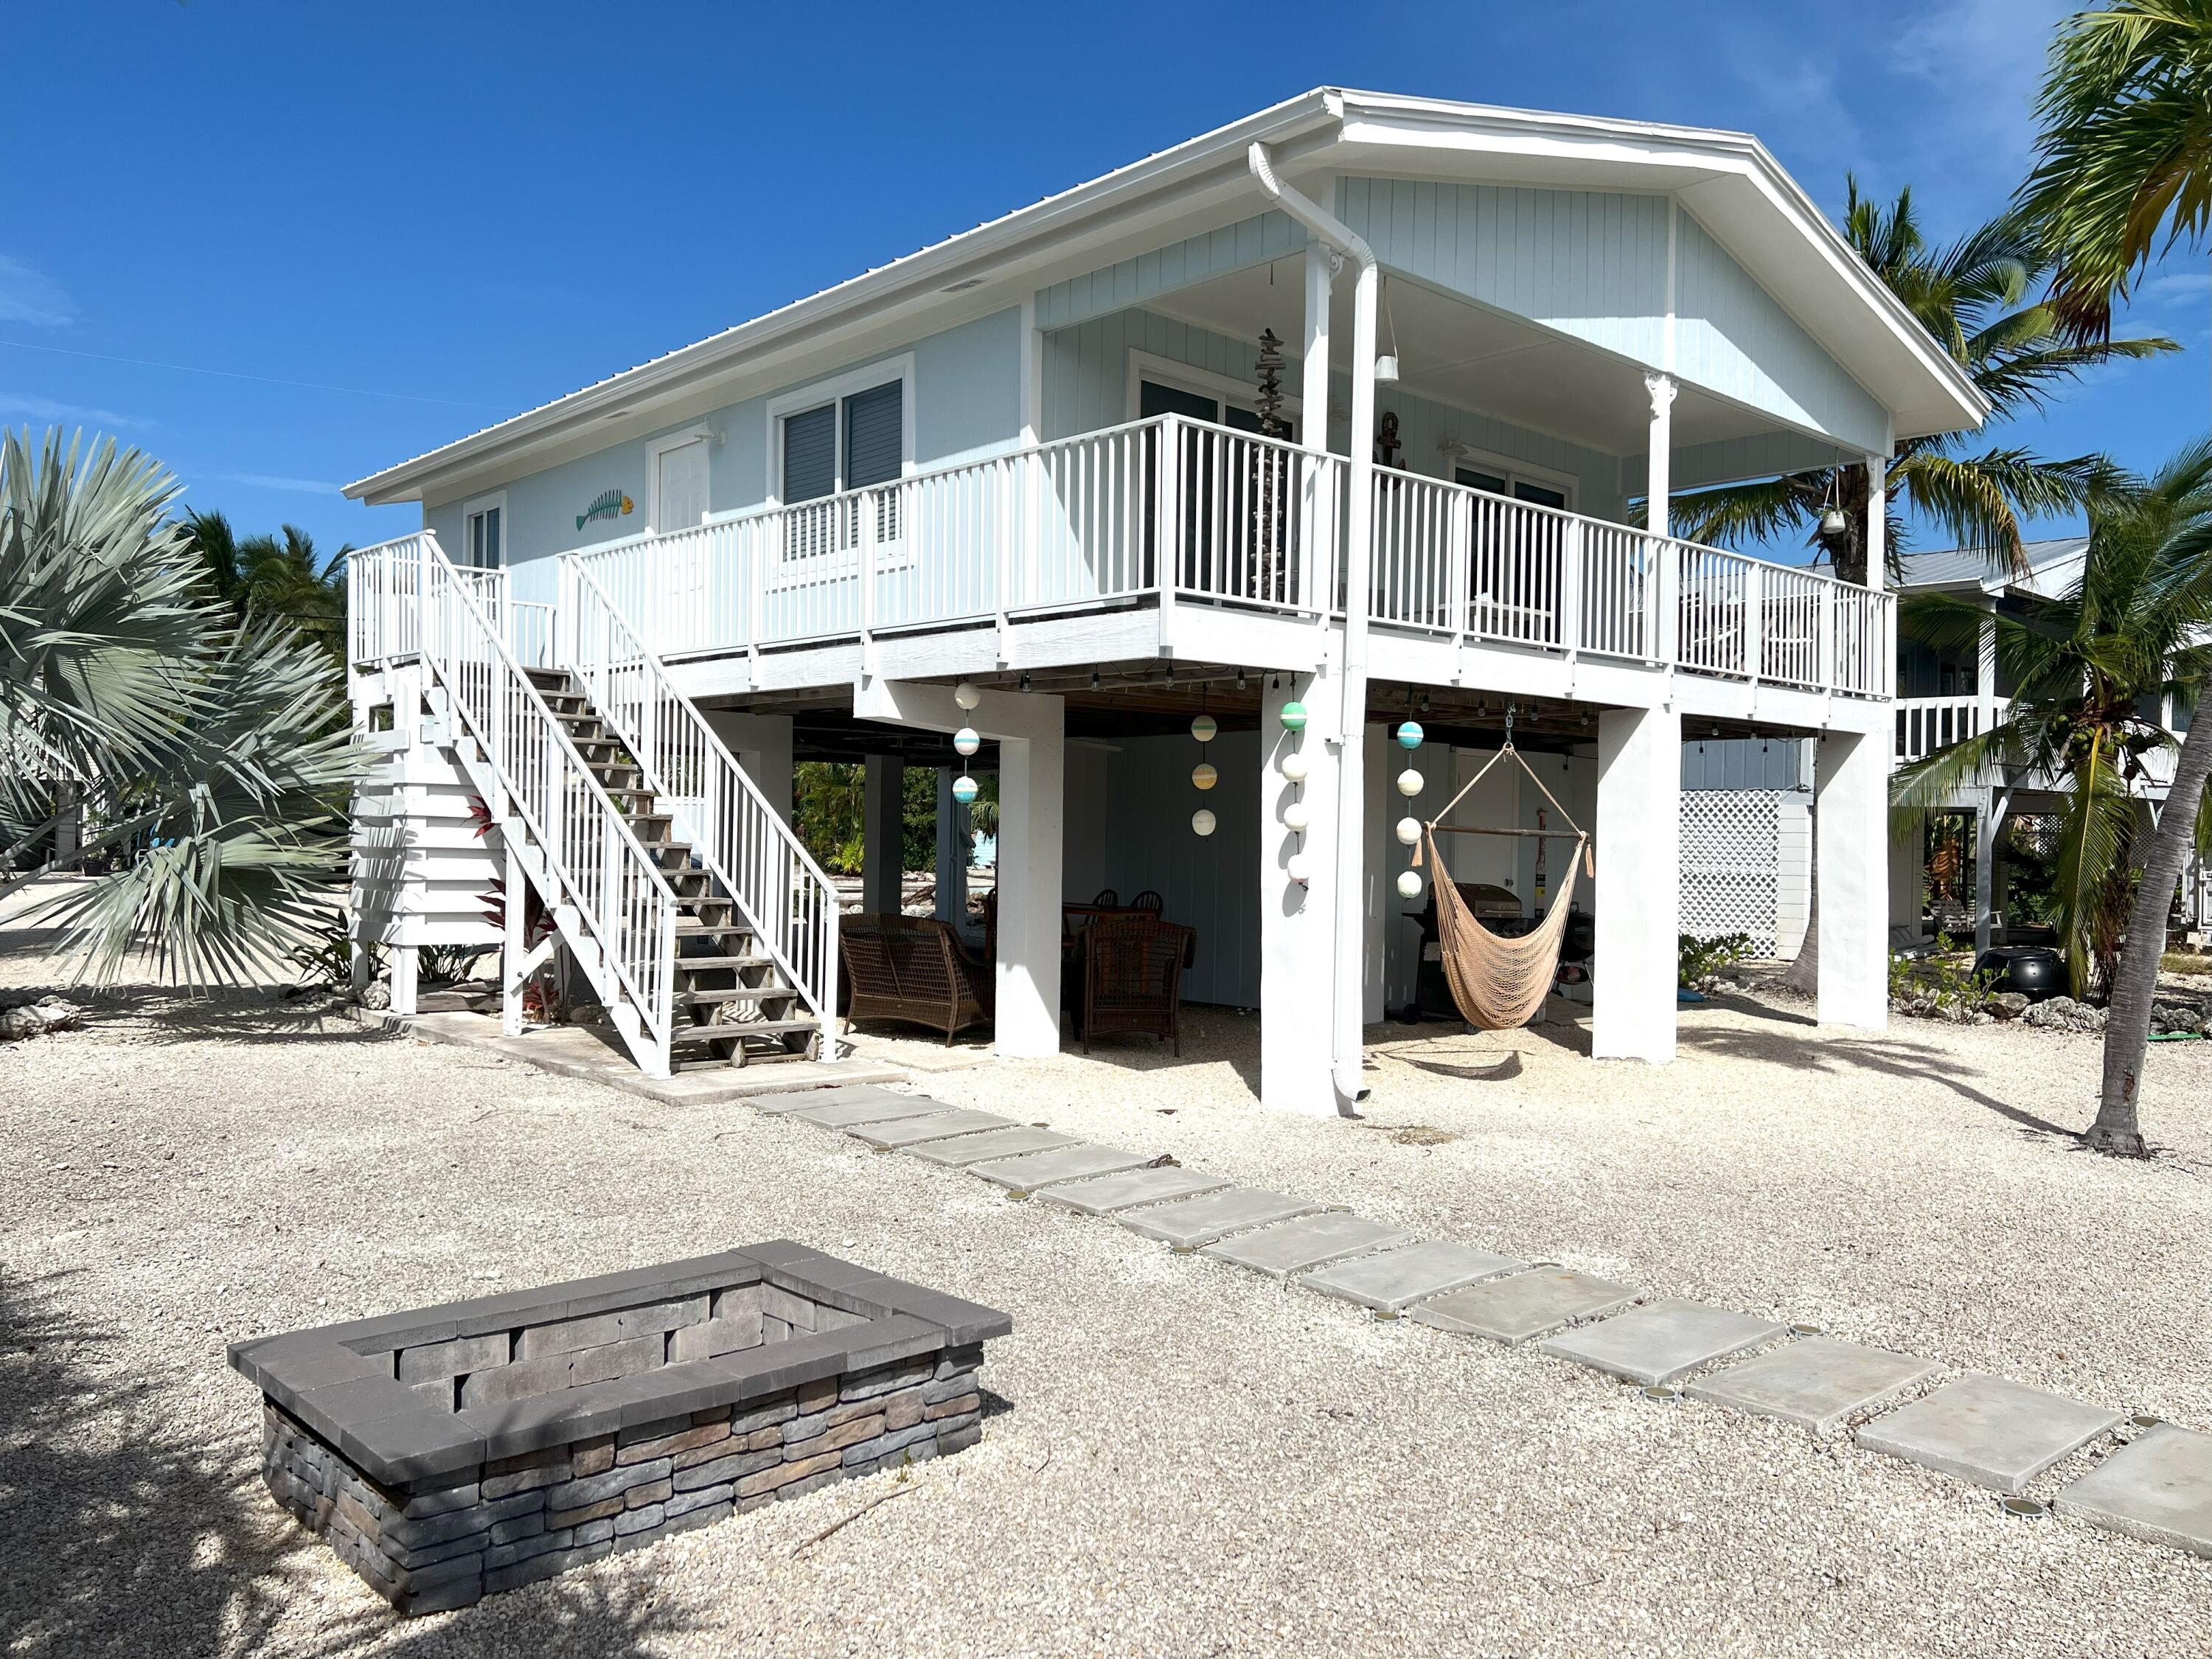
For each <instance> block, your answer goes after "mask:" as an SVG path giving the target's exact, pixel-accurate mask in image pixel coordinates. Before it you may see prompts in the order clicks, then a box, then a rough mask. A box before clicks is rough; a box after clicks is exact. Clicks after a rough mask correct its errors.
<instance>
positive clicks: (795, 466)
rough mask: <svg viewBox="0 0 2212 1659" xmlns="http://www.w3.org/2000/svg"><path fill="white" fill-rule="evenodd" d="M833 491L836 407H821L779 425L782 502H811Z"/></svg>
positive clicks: (834, 487) (835, 479)
mask: <svg viewBox="0 0 2212 1659" xmlns="http://www.w3.org/2000/svg"><path fill="white" fill-rule="evenodd" d="M836 489H837V405H836V404H823V406H822V407H821V408H819V409H810V410H807V411H806V412H805V414H803V415H793V416H789V417H788V418H787V419H786V420H785V422H784V423H783V499H784V500H785V501H812V500H814V499H815V498H816V497H817V496H820V495H833V494H835V493H836Z"/></svg>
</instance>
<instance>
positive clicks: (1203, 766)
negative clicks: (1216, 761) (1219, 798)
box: [1190, 761, 1221, 789]
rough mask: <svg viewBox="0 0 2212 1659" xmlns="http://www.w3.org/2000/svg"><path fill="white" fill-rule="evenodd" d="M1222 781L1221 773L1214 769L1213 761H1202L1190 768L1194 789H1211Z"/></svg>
mask: <svg viewBox="0 0 2212 1659" xmlns="http://www.w3.org/2000/svg"><path fill="white" fill-rule="evenodd" d="M1220 781H1221V774H1220V773H1218V772H1217V771H1215V770H1214V769H1213V763H1212V762H1211V761H1200V762H1199V763H1198V764H1197V765H1195V766H1194V767H1192V768H1191V769H1190V782H1191V787H1193V788H1194V789H1211V788H1212V787H1213V786H1214V785H1215V784H1217V783H1218V782H1220Z"/></svg>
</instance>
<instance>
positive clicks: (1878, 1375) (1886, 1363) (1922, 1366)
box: [1687, 1336, 1936, 1436]
mask: <svg viewBox="0 0 2212 1659" xmlns="http://www.w3.org/2000/svg"><path fill="white" fill-rule="evenodd" d="M1935 1374H1936V1362H1935V1361H1934V1360H1932V1359H1917V1358H1913V1357H1912V1356H1911V1355H1909V1354H1901V1353H1892V1352H1889V1350H1888V1349H1887V1348H1868V1347H1862V1346H1860V1345H1859V1344H1857V1343H1856V1342H1839V1341H1838V1340H1836V1339H1835V1338H1833V1337H1828V1336H1813V1337H1808V1338H1806V1339H1805V1340H1803V1341H1802V1342H1790V1343H1787V1344H1784V1346H1781V1347H1778V1348H1773V1349H1770V1350H1769V1351H1768V1352H1765V1353H1762V1354H1758V1355H1755V1356H1753V1358H1749V1359H1747V1360H1745V1361H1744V1362H1743V1363H1742V1364H1738V1365H1730V1366H1729V1367H1728V1369H1726V1370H1719V1371H1715V1372H1714V1373H1713V1374H1712V1375H1711V1376H1707V1377H1702V1378H1700V1379H1699V1381H1697V1382H1695V1383H1692V1384H1691V1385H1690V1387H1689V1389H1688V1390H1687V1392H1688V1393H1689V1394H1690V1395H1692V1396H1693V1397H1695V1398H1697V1399H1699V1400H1710V1401H1712V1402H1713V1403H1714V1404H1715V1405H1719V1406H1729V1407H1734V1408H1735V1410H1737V1411H1743V1412H1750V1413H1753V1415H1754V1416H1759V1417H1778V1418H1780V1419H1782V1420H1783V1421H1784V1422H1785V1423H1795V1424H1796V1425H1798V1427H1800V1428H1802V1429H1808V1430H1810V1431H1812V1432H1813V1433H1814V1434H1816V1435H1823V1436H1825V1435H1831V1434H1833V1433H1835V1432H1836V1431H1837V1430H1838V1429H1840V1428H1842V1427H1843V1425H1844V1423H1845V1422H1846V1421H1848V1420H1849V1419H1850V1418H1851V1417H1853V1416H1854V1415H1856V1414H1857V1413H1860V1412H1863V1411H1865V1410H1867V1409H1868V1408H1869V1407H1873V1406H1877V1405H1880V1404H1881V1402H1882V1401H1885V1400H1887V1399H1890V1398H1892V1397H1893V1396H1894V1395H1898V1394H1900V1393H1902V1392H1903V1391H1904V1390H1905V1389H1909V1388H1911V1386H1912V1385H1913V1384H1914V1383H1918V1382H1921V1381H1923V1380H1924V1379H1925V1378H1927V1377H1929V1376H1934V1375H1935Z"/></svg>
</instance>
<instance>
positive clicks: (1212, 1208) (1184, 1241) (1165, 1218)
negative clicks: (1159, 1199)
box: [1115, 1187, 1321, 1249]
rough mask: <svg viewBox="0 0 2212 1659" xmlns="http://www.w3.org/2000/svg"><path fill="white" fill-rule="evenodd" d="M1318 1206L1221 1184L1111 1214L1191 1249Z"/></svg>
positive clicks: (1149, 1234) (1145, 1232)
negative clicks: (1192, 1195) (1200, 1194)
mask: <svg viewBox="0 0 2212 1659" xmlns="http://www.w3.org/2000/svg"><path fill="white" fill-rule="evenodd" d="M1319 1208H1321V1206H1320V1205H1318V1204H1312V1203H1309V1202H1308V1201H1307V1200H1304V1199H1303V1198H1292V1197H1291V1196H1290V1195H1289V1194H1286V1193H1270V1192H1264V1191H1262V1190H1261V1188H1257V1187H1225V1188H1222V1189H1221V1190H1220V1191H1219V1192H1215V1193H1207V1194H1205V1195H1204V1196H1203V1197H1200V1198H1186V1199H1183V1200H1180V1201H1179V1202H1177V1203H1174V1204H1159V1205H1155V1206H1153V1207H1152V1208H1151V1209H1149V1210H1130V1211H1127V1212H1123V1213H1122V1214H1120V1215H1117V1216H1115V1220H1116V1221H1118V1222H1120V1223H1121V1225H1123V1226H1124V1227H1127V1229H1128V1230H1129V1231H1131V1232H1134V1233H1142V1234H1143V1235H1144V1236H1145V1237H1146V1238H1158V1239H1164V1240H1165V1241H1166V1242H1167V1243H1170V1244H1173V1245H1176V1246H1177V1247H1178V1248H1180V1249H1197V1248H1198V1247H1199V1246H1200V1245H1201V1244H1211V1243H1213V1241H1214V1240H1215V1239H1217V1238H1222V1237H1226V1236H1227V1235H1229V1234H1231V1233H1233V1232H1237V1231H1242V1230H1243V1229H1244V1228H1246V1227H1264V1226H1266V1225H1267V1224H1268V1223H1269V1222H1271V1221H1288V1220H1289V1219H1290V1218H1291V1217H1292V1216H1297V1215H1310V1214H1312V1213H1313V1212H1315V1211H1316V1210H1318V1209H1319Z"/></svg>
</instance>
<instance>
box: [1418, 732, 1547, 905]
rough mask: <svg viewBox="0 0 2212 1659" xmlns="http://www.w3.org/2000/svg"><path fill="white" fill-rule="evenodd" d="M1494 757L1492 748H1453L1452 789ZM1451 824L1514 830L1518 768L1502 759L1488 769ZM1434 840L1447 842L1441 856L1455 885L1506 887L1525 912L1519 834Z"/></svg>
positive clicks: (1518, 814) (1518, 813)
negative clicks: (1472, 883) (1519, 879)
mask: <svg viewBox="0 0 2212 1659" xmlns="http://www.w3.org/2000/svg"><path fill="white" fill-rule="evenodd" d="M1496 758H1497V754H1496V751H1495V750H1488V749H1455V750H1453V751H1452V762H1453V764H1452V788H1453V790H1454V791H1455V792H1456V791H1457V790H1459V789H1461V788H1462V787H1464V786H1465V785H1466V783H1467V781H1468V779H1469V778H1471V777H1473V776H1474V775H1475V774H1476V773H1477V772H1480V771H1481V770H1482V769H1483V768H1484V767H1485V766H1486V765H1488V764H1489V763H1490V762H1491V761H1492V760H1494V759H1496ZM1451 822H1452V823H1462V824H1468V825H1475V824H1480V825H1481V826H1483V827H1484V828H1486V829H1516V828H1518V827H1519V825H1520V823H1521V773H1520V769H1518V768H1517V767H1516V766H1515V765H1514V764H1513V763H1511V762H1510V761H1501V762H1499V763H1498V764H1497V765H1496V766H1492V767H1491V768H1490V775H1489V776H1487V777H1486V778H1485V779H1483V781H1481V782H1480V783H1479V784H1477V785H1475V787H1474V788H1473V789H1471V790H1469V791H1468V794H1467V797H1466V799H1463V800H1462V801H1461V802H1460V804H1459V805H1457V806H1456V807H1455V808H1454V809H1453V810H1452V815H1451ZM1438 839H1439V840H1441V841H1445V842H1450V843H1451V846H1450V848H1449V851H1448V852H1447V853H1446V854H1445V857H1446V858H1447V859H1448V860H1449V861H1450V863H1451V871H1452V878H1453V879H1454V880H1455V881H1481V882H1487V883H1489V884H1491V885H1492V886H1493V887H1503V888H1506V889H1508V890H1510V891H1511V892H1512V893H1513V895H1514V896H1516V897H1517V898H1519V899H1520V900H1521V902H1522V906H1523V908H1526V906H1527V904H1528V896H1527V895H1526V894H1525V893H1522V891H1521V889H1520V884H1519V883H1518V882H1517V881H1516V873H1517V872H1518V870H1519V867H1520V852H1521V838H1520V837H1519V836H1439V837H1438Z"/></svg>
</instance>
